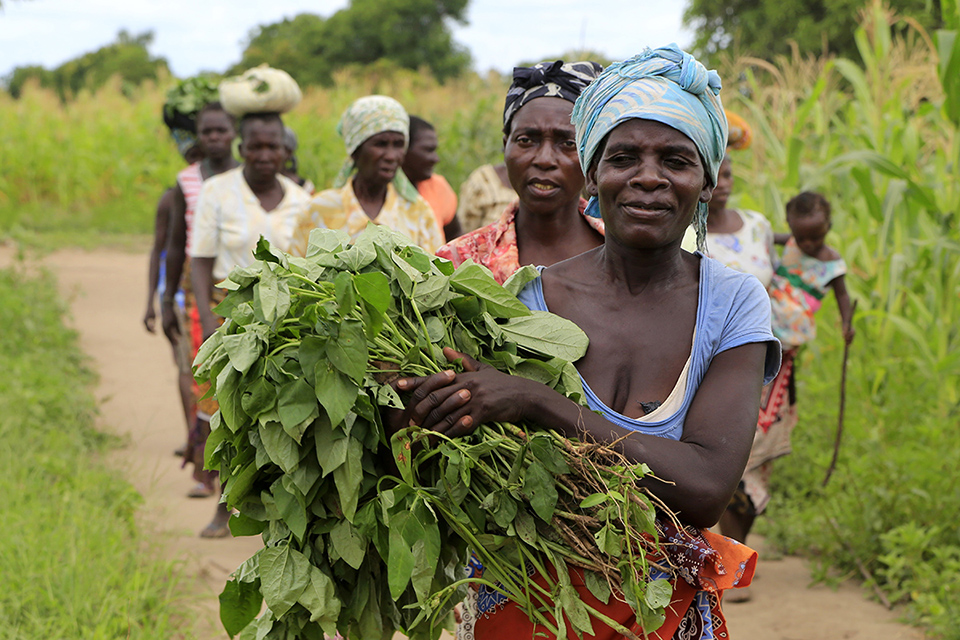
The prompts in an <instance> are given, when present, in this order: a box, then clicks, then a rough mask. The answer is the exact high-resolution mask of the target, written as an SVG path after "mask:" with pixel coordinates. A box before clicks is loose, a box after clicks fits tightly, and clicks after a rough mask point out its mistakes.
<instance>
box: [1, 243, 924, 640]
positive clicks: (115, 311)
mask: <svg viewBox="0 0 960 640" xmlns="http://www.w3.org/2000/svg"><path fill="white" fill-rule="evenodd" d="M11 254H12V250H11V249H10V248H9V247H8V248H3V247H0V265H4V264H6V263H7V262H8V261H9V258H10V255H11ZM43 262H44V263H45V264H46V265H47V266H48V267H49V268H50V269H51V270H52V271H53V272H54V274H55V275H56V277H57V279H58V281H59V283H60V288H61V291H62V292H63V295H64V296H65V298H66V300H67V301H68V302H69V304H70V308H71V310H72V319H71V320H70V321H69V323H70V324H72V326H73V327H75V328H76V329H77V330H78V331H79V333H80V341H81V346H82V348H83V350H84V351H85V352H86V353H87V354H89V355H90V356H91V357H92V359H93V364H94V366H95V367H96V369H97V371H98V373H99V375H100V382H99V386H98V388H97V390H96V395H97V398H98V399H99V401H100V417H99V421H100V424H101V426H102V427H103V428H104V429H106V430H108V431H112V432H115V433H117V434H120V435H122V436H124V437H125V438H126V439H127V441H128V443H129V444H128V446H127V447H126V448H124V449H122V450H121V451H120V452H119V453H118V454H117V455H115V456H114V462H115V464H116V465H117V466H118V467H119V468H120V469H122V470H123V471H124V472H125V473H126V474H127V477H128V478H129V479H130V481H131V482H132V483H133V484H134V485H135V486H136V487H137V489H138V490H139V491H140V492H141V493H142V494H143V496H144V499H145V508H144V510H143V511H144V526H146V527H147V528H148V530H149V531H150V532H151V537H152V539H153V540H154V541H155V544H156V545H162V547H163V548H164V549H165V551H166V553H167V554H168V555H169V556H170V557H174V558H178V559H182V560H183V561H184V563H185V574H186V577H187V578H188V580H187V583H188V585H190V586H192V587H193V588H194V590H195V592H196V596H195V598H196V601H197V604H198V605H199V608H198V609H197V612H198V615H197V616H196V619H195V620H194V621H192V624H193V625H194V627H193V628H192V629H190V630H189V631H188V632H187V633H188V634H190V635H188V637H190V636H192V635H194V634H195V637H197V638H200V639H201V640H208V639H214V638H215V639H218V640H219V639H221V638H226V635H225V634H224V633H223V632H222V630H221V627H220V626H219V619H218V615H217V606H218V604H217V595H218V594H219V593H220V590H221V589H222V586H223V583H224V581H225V580H226V578H227V576H228V575H229V573H230V572H231V571H233V569H235V568H236V567H237V566H238V565H239V564H240V563H241V562H243V561H244V560H245V559H247V558H248V557H249V556H250V555H252V554H253V553H254V552H255V551H256V549H257V548H258V547H259V538H256V537H255V538H236V539H221V540H205V539H201V538H199V537H198V535H197V534H198V532H199V531H200V530H201V529H202V528H203V527H204V526H205V525H206V524H207V522H209V520H210V518H211V516H212V514H213V511H214V506H215V503H214V500H213V499H202V500H197V499H189V498H187V497H186V493H187V491H188V490H189V488H190V487H191V485H192V482H191V479H190V474H189V473H188V471H187V470H185V469H181V468H180V460H179V459H178V458H175V457H174V455H173V451H174V449H175V448H176V447H178V446H179V445H181V444H182V443H183V442H184V439H185V433H186V431H185V426H184V420H183V417H182V412H181V410H180V404H179V400H178V395H177V387H176V371H175V368H174V365H173V362H172V357H171V353H170V348H169V346H168V344H167V342H166V340H165V339H164V338H163V336H162V334H160V333H158V334H157V335H150V334H148V333H147V332H146V331H145V330H144V328H143V324H142V322H141V317H142V314H143V311H144V303H145V292H144V289H145V280H146V268H147V265H146V256H145V254H131V253H128V252H122V251H116V250H100V251H97V252H86V251H80V250H64V251H58V252H56V253H54V254H52V255H50V256H47V257H46V258H45V259H44V260H43ZM725 609H726V611H727V615H728V619H729V627H730V636H731V637H732V638H735V639H736V640H807V639H809V638H826V639H851V638H857V639H860V638H862V639H867V638H879V637H882V638H887V639H888V640H921V639H922V638H923V637H924V636H923V634H922V633H921V632H920V631H918V630H916V629H913V628H911V627H908V626H906V625H903V624H900V623H898V622H897V620H896V614H895V613H891V612H889V611H887V610H886V609H884V608H883V607H882V606H880V605H879V604H877V603H874V602H871V601H869V600H867V599H866V597H865V595H864V591H863V589H862V588H861V586H860V585H859V584H857V583H854V582H847V583H845V584H842V585H841V586H840V587H839V588H838V589H836V590H833V589H830V588H828V587H825V586H823V585H813V586H811V585H810V573H809V571H808V570H807V569H806V567H805V566H804V563H803V561H802V560H800V559H799V558H792V557H786V558H783V559H782V560H776V561H767V562H761V565H760V567H759V570H758V577H757V578H756V580H755V582H754V587H753V599H752V601H751V602H748V603H744V604H732V603H731V604H728V605H727V607H726V608H725Z"/></svg>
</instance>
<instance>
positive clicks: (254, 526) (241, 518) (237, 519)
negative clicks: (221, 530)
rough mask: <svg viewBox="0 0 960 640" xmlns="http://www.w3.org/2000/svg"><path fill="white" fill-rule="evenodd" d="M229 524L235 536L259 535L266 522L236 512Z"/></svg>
mask: <svg viewBox="0 0 960 640" xmlns="http://www.w3.org/2000/svg"><path fill="white" fill-rule="evenodd" d="M227 526H229V527H230V533H231V534H233V536H234V537H240V536H258V535H260V534H261V533H263V530H264V528H265V527H266V523H264V522H261V521H259V520H254V519H253V518H250V517H249V516H247V515H245V514H243V513H234V514H233V515H231V516H230V519H229V520H228V521H227ZM258 613H259V611H258Z"/></svg>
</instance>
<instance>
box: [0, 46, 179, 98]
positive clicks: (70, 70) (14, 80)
mask: <svg viewBox="0 0 960 640" xmlns="http://www.w3.org/2000/svg"><path fill="white" fill-rule="evenodd" d="M151 42H153V32H152V31H146V32H144V33H141V34H139V35H131V34H130V33H128V32H127V31H124V30H121V31H120V33H118V34H117V40H116V42H114V43H112V44H108V45H107V46H105V47H101V48H99V49H97V50H96V51H92V52H90V53H85V54H83V55H81V56H78V57H76V58H74V59H72V60H68V61H67V62H64V63H63V64H62V65H60V66H59V67H57V68H56V69H53V70H48V69H45V68H43V67H39V66H28V67H17V68H16V69H14V70H13V72H12V73H11V74H10V75H9V76H8V77H7V78H6V79H5V84H6V85H7V90H8V91H9V92H10V95H12V96H13V97H14V98H17V97H19V96H20V93H21V91H22V90H23V86H24V84H26V83H27V82H28V81H29V80H31V79H36V80H37V81H39V83H40V86H42V87H47V88H51V89H54V90H55V91H56V92H57V94H59V96H60V99H61V100H63V101H66V100H69V99H70V98H71V97H73V96H75V95H76V94H77V93H79V92H80V91H83V90H87V91H95V90H96V89H99V88H100V87H101V86H103V85H104V83H106V82H107V80H109V79H110V78H111V77H112V76H114V75H118V76H120V78H121V79H122V81H123V89H124V92H129V91H132V89H133V88H134V87H136V86H138V85H139V84H141V83H142V82H143V81H144V80H156V79H157V78H158V77H159V75H160V74H161V73H162V72H169V68H168V67H167V61H166V60H165V59H164V58H155V57H153V56H151V55H150V52H149V51H147V46H148V45H150V43H151Z"/></svg>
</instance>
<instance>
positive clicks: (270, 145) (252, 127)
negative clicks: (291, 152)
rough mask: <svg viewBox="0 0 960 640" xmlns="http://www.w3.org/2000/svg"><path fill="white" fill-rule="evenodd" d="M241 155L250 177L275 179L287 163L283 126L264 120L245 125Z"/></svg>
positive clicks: (251, 121) (276, 122)
mask: <svg viewBox="0 0 960 640" xmlns="http://www.w3.org/2000/svg"><path fill="white" fill-rule="evenodd" d="M240 155H241V156H243V163H244V165H246V169H245V171H246V172H249V173H248V175H249V176H250V177H252V178H254V179H257V180H264V181H265V180H268V179H272V178H274V177H275V176H276V175H277V174H278V173H280V171H282V170H283V164H284V163H285V162H286V161H287V150H286V148H285V147H284V146H283V125H282V124H280V122H279V121H266V122H264V121H263V120H250V121H248V122H246V123H244V125H243V142H242V143H241V144H240Z"/></svg>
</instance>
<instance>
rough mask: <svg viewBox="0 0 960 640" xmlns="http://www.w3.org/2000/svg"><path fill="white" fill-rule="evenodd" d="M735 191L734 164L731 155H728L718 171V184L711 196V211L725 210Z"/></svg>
mask: <svg viewBox="0 0 960 640" xmlns="http://www.w3.org/2000/svg"><path fill="white" fill-rule="evenodd" d="M732 192H733V164H732V163H731V162H730V157H729V156H727V157H725V158H724V159H723V162H721V163H720V171H719V173H717V186H716V187H715V188H714V190H713V196H711V197H710V202H709V206H710V211H711V212H713V211H723V210H724V209H726V208H727V201H728V200H729V199H730V194H731V193H732Z"/></svg>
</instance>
